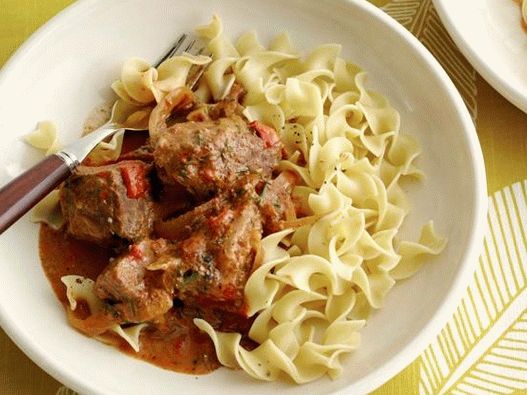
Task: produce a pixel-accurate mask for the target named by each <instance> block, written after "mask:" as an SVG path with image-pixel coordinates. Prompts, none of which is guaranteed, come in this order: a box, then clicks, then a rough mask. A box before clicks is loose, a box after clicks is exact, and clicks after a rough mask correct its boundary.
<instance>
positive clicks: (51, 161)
mask: <svg viewBox="0 0 527 395" xmlns="http://www.w3.org/2000/svg"><path fill="white" fill-rule="evenodd" d="M70 174H71V170H70V168H69V166H68V165H67V164H66V163H65V162H64V160H63V159H62V158H60V157H59V156H57V155H50V156H48V157H47V158H46V159H44V160H43V161H42V162H40V163H38V164H36V165H35V166H33V167H32V168H31V169H29V170H28V171H26V172H25V173H23V174H21V175H20V176H18V177H17V178H15V179H14V180H13V181H11V182H10V183H9V184H7V185H6V186H4V187H3V188H2V189H0V234H2V233H3V232H4V231H5V230H6V229H7V228H9V227H10V226H11V225H12V224H13V223H15V222H16V221H17V220H18V219H19V218H20V217H21V216H22V215H24V214H25V213H27V212H28V211H29V210H30V209H31V208H32V207H33V206H34V205H35V204H37V203H38V202H39V201H40V200H42V199H43V198H44V197H45V196H46V195H47V194H48V193H50V192H51V191H52V190H53V189H55V188H56V187H57V186H58V185H59V184H60V183H61V182H62V181H64V180H65V179H66V178H67V177H68V176H69V175H70Z"/></svg>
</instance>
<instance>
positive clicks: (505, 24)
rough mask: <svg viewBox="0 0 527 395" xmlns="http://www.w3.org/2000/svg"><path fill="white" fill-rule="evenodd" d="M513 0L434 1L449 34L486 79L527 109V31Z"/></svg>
mask: <svg viewBox="0 0 527 395" xmlns="http://www.w3.org/2000/svg"><path fill="white" fill-rule="evenodd" d="M518 3H519V2H517V1H514V0H506V1H503V0H470V1H460V0H434V5H435V6H436V8H437V12H438V14H439V16H440V17H441V21H442V22H443V24H444V25H445V27H446V29H447V30H448V33H449V34H450V36H451V37H452V39H453V40H454V42H455V43H456V44H457V46H458V47H459V50H460V51H461V52H462V53H463V55H465V57H466V58H467V59H468V61H469V62H470V63H471V64H472V66H474V68H475V69H476V70H477V71H478V73H479V74H481V75H482V76H483V78H485V80H487V82H488V83H489V84H490V85H491V86H492V87H493V88H494V89H496V90H497V91H498V92H499V93H501V94H502V95H503V96H504V97H505V98H506V99H507V100H508V101H510V102H511V103H512V104H514V105H515V106H516V107H518V108H519V109H520V110H522V111H524V112H527V61H526V59H527V31H526V30H525V29H524V28H523V27H522V23H521V20H522V18H521V9H520V6H519V4H518Z"/></svg>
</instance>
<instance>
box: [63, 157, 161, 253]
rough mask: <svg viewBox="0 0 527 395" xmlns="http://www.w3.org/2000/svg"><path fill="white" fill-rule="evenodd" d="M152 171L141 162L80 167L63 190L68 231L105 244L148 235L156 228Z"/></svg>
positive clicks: (75, 235)
mask: <svg viewBox="0 0 527 395" xmlns="http://www.w3.org/2000/svg"><path fill="white" fill-rule="evenodd" d="M150 170H151V165H148V164H146V163H144V162H141V161H122V162H118V163H116V164H112V165H106V166H99V167H88V166H79V167H78V168H77V170H76V171H75V173H74V174H73V175H72V176H71V177H69V178H68V179H67V180H66V182H65V183H64V185H63V186H62V188H61V191H60V206H61V209H62V213H63V215H64V219H65V221H66V230H67V232H68V233H69V234H70V235H72V236H73V237H75V238H78V239H82V240H88V241H91V242H94V243H97V244H100V245H104V246H109V245H112V244H113V243H114V242H115V241H116V240H119V239H127V240H132V241H135V240H140V239H142V238H144V237H147V236H148V235H149V234H150V232H151V231H152V228H153V203H152V198H151V192H150V182H149V179H148V173H149V171H150Z"/></svg>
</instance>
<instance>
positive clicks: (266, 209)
mask: <svg viewBox="0 0 527 395" xmlns="http://www.w3.org/2000/svg"><path fill="white" fill-rule="evenodd" d="M296 182H297V180H296V177H295V175H294V174H292V173H289V172H284V173H281V174H280V175H279V176H278V177H277V178H275V179H274V180H272V181H270V182H267V183H266V184H265V186H264V188H263V190H262V192H261V193H260V204H259V205H260V213H261V215H262V219H263V222H264V231H265V233H273V232H278V231H279V230H282V229H283V227H284V226H283V224H284V221H290V220H293V219H295V218H296V215H295V205H294V203H293V200H292V199H291V193H292V191H293V187H294V185H295V184H296Z"/></svg>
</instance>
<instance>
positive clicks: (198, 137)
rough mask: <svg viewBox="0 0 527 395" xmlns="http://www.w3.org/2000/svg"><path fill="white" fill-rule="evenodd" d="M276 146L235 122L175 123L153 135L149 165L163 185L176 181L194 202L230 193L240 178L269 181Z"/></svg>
mask: <svg viewBox="0 0 527 395" xmlns="http://www.w3.org/2000/svg"><path fill="white" fill-rule="evenodd" d="M280 151H281V146H280V143H279V142H278V143H276V144H275V145H272V146H267V145H266V144H265V143H264V141H263V140H262V139H261V138H259V137H258V136H257V135H256V134H255V133H254V132H253V131H252V130H251V129H250V128H249V127H248V126H247V124H246V123H245V122H244V121H243V120H242V119H241V118H239V117H237V116H234V117H232V118H220V119H218V120H216V121H204V122H192V121H191V122H185V123H179V124H175V125H173V126H172V127H170V128H168V129H166V130H164V131H163V132H161V133H160V134H159V136H158V137H157V139H156V142H155V146H154V160H155V163H156V166H157V168H158V170H159V172H158V173H159V175H160V177H161V179H162V180H163V181H164V182H167V183H174V182H178V183H180V184H182V185H183V186H185V187H186V188H187V189H188V190H189V191H190V192H192V193H193V194H194V195H196V196H197V197H198V198H200V199H206V198H208V197H210V196H212V195H214V194H216V193H217V192H219V191H226V190H228V189H229V188H231V187H232V186H233V185H234V184H235V183H236V182H237V181H238V180H239V179H240V177H242V176H244V175H247V174H257V175H259V176H260V177H261V178H262V179H269V178H270V177H271V174H272V171H273V169H274V168H275V167H276V165H277V164H278V160H279V159H280Z"/></svg>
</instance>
